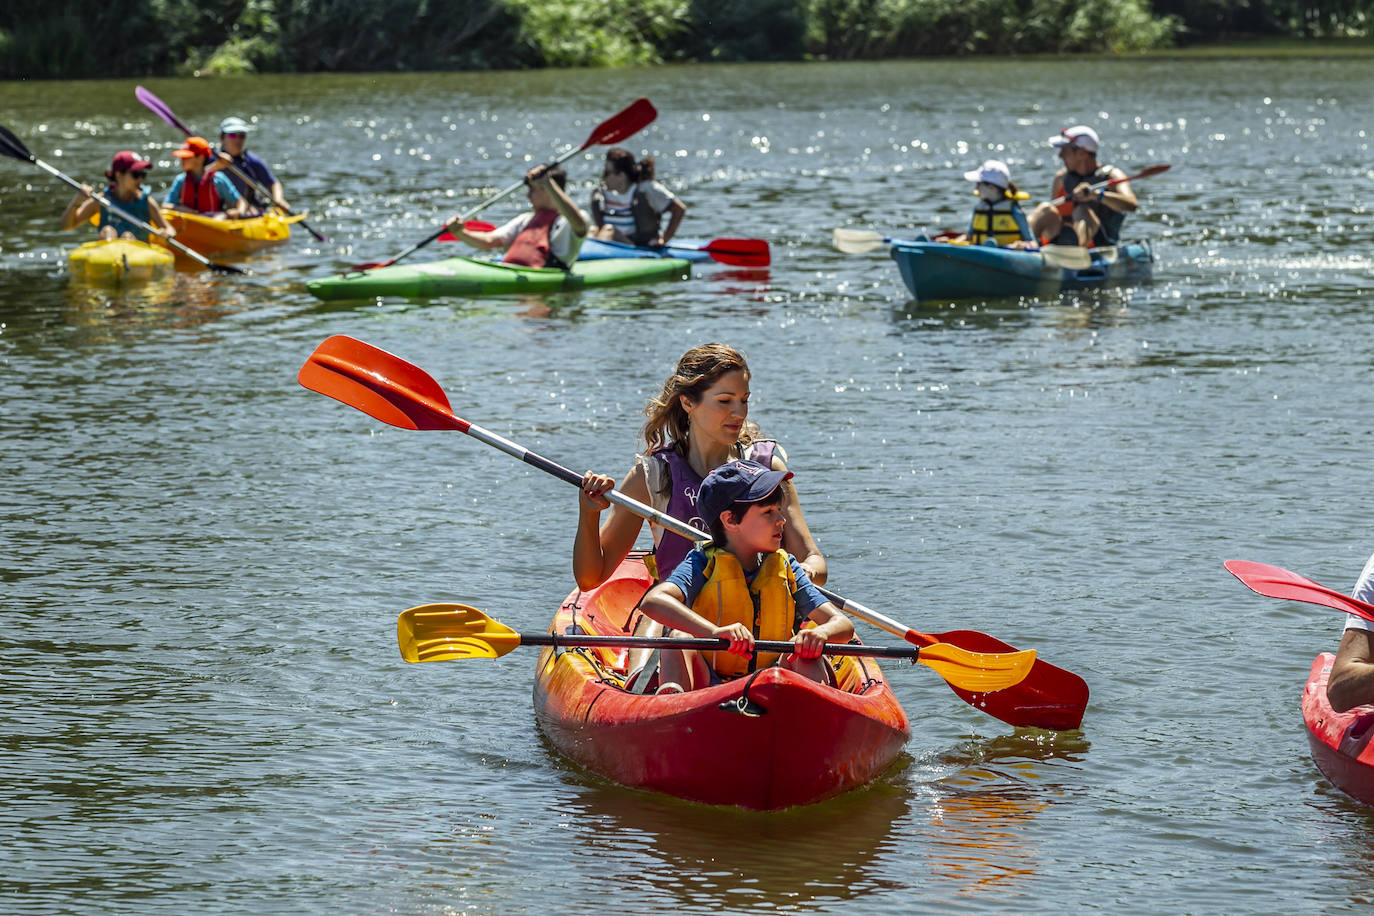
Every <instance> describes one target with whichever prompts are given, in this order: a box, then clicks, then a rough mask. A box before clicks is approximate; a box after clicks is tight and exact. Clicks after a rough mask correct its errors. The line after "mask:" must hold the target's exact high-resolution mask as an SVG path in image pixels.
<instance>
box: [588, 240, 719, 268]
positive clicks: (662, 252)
mask: <svg viewBox="0 0 1374 916" xmlns="http://www.w3.org/2000/svg"><path fill="white" fill-rule="evenodd" d="M705 244H706V242H705V241H703V240H701V239H674V240H673V241H672V242H670V243H669V244H668V245H667V246H666V247H664V248H640V247H638V246H636V245H627V244H626V243H624V242H603V241H601V240H600V239H587V240H586V241H584V242H583V243H582V250H581V251H580V252H578V254H577V259H578V260H579V261H604V260H606V259H607V258H677V259H679V260H682V261H698V262H700V261H709V260H711V255H710V252H706V251H702V250H701V246H703V245H705Z"/></svg>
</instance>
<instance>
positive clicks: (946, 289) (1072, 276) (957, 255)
mask: <svg viewBox="0 0 1374 916" xmlns="http://www.w3.org/2000/svg"><path fill="white" fill-rule="evenodd" d="M891 254H892V260H894V261H896V262H897V267H898V268H899V269H900V270H901V272H902V279H903V280H904V281H905V282H906V285H907V289H909V290H911V295H913V296H915V297H916V301H918V302H931V301H937V300H938V301H949V300H956V299H1002V298H1017V297H1035V296H1055V295H1057V294H1059V293H1061V292H1065V291H1068V290H1080V289H1100V288H1102V287H1107V286H1134V285H1136V284H1140V283H1148V282H1150V280H1151V278H1152V276H1153V273H1154V252H1153V251H1151V249H1150V243H1149V242H1148V241H1145V242H1127V243H1125V244H1122V245H1118V246H1115V247H1111V248H1090V249H1083V248H1076V247H1073V246H1047V247H1046V248H1045V249H1044V250H1042V251H1017V250H1015V249H1012V248H998V247H995V246H992V245H951V244H949V243H947V242H932V241H907V240H904V239H895V240H893V243H892V252H891Z"/></svg>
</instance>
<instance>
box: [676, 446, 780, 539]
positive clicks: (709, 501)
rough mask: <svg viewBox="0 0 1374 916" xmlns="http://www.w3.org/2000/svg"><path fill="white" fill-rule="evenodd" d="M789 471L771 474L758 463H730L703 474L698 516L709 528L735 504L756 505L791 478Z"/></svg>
mask: <svg viewBox="0 0 1374 916" xmlns="http://www.w3.org/2000/svg"><path fill="white" fill-rule="evenodd" d="M791 476H792V472H791V471H774V470H770V469H769V468H766V467H764V466H763V465H761V464H759V463H758V462H757V461H745V460H743V459H740V460H738V461H729V462H726V463H725V464H722V465H721V466H720V467H718V468H716V469H715V470H714V471H712V472H711V473H709V474H707V475H706V479H705V480H703V481H702V482H701V489H700V490H699V491H697V514H698V515H700V516H701V517H702V519H703V520H704V521H705V522H706V526H707V527H708V528H709V527H710V526H711V525H712V524H714V523H715V521H716V519H718V518H720V514H721V513H722V512H724V511H725V510H726V509H728V508H730V506H732V505H733V504H735V503H756V502H758V501H759V500H761V499H763V498H765V497H766V496H768V495H769V494H770V493H772V492H773V491H774V490H776V489H777V488H778V486H779V485H780V484H781V483H782V482H783V481H784V480H787V479H789V478H791Z"/></svg>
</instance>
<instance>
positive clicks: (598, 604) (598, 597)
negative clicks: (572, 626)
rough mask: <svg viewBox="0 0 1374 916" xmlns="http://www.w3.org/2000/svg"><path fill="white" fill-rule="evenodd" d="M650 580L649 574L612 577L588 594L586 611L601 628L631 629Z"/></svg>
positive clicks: (598, 628) (598, 627)
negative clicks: (645, 575)
mask: <svg viewBox="0 0 1374 916" xmlns="http://www.w3.org/2000/svg"><path fill="white" fill-rule="evenodd" d="M650 584H651V583H650V582H649V580H648V579H647V578H645V579H619V578H617V579H611V580H610V581H609V582H607V583H605V584H604V585H602V586H600V587H598V588H597V589H595V590H594V591H593V592H591V593H590V594H588V595H587V596H586V603H585V604H584V605H583V609H582V613H583V615H584V616H585V617H587V618H589V619H590V620H591V621H592V626H593V628H594V629H595V630H597V631H599V632H603V633H614V632H617V631H618V632H622V633H624V632H629V623H630V617H631V616H632V615H633V614H634V611H635V608H637V607H638V606H639V602H640V599H642V598H643V597H644V594H645V593H646V592H647V591H648V590H649V586H650Z"/></svg>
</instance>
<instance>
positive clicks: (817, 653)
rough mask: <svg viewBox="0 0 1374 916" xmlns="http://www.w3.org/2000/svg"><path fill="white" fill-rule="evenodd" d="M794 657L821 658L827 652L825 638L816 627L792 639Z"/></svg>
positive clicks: (803, 631) (809, 628)
mask: <svg viewBox="0 0 1374 916" xmlns="http://www.w3.org/2000/svg"><path fill="white" fill-rule="evenodd" d="M792 645H793V646H795V647H796V648H794V649H793V650H792V656H793V657H795V658H820V657H821V654H822V653H823V652H824V651H825V636H823V635H822V634H821V631H820V630H818V629H816V628H815V627H808V628H807V629H805V630H802V631H800V632H799V633H797V635H796V636H793V637H792Z"/></svg>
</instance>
